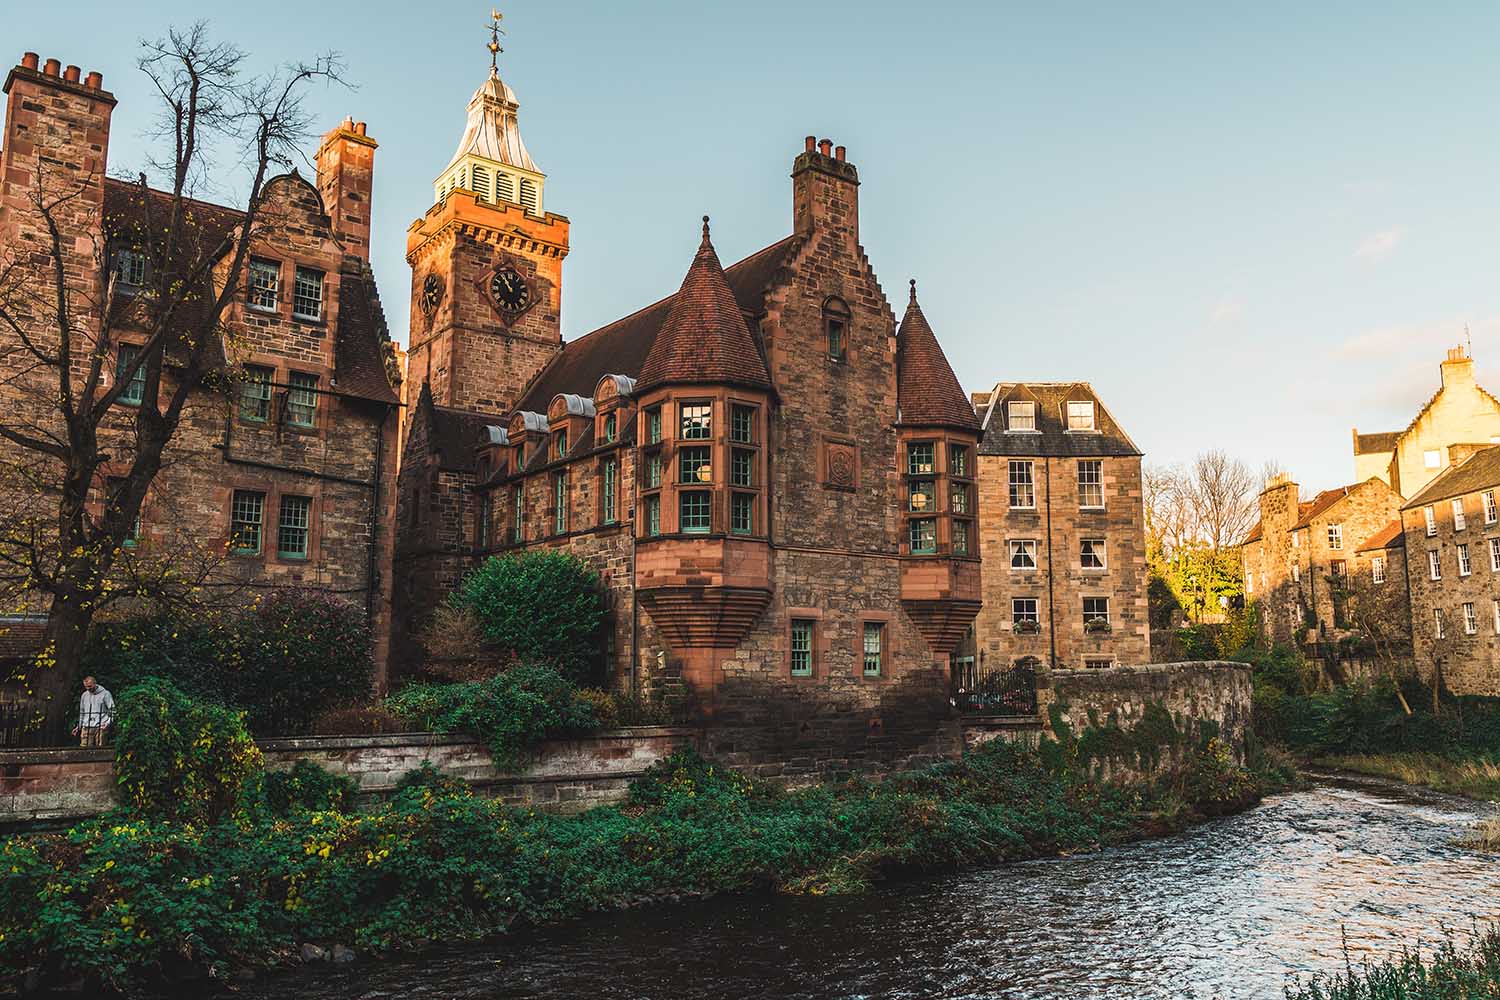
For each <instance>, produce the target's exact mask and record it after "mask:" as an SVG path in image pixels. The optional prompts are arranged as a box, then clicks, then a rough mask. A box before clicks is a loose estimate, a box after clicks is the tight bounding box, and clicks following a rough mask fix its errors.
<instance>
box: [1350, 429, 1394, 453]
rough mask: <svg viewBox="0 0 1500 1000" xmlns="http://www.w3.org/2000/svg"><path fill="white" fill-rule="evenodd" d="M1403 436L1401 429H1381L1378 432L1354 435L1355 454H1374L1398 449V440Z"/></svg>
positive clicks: (1356, 433)
mask: <svg viewBox="0 0 1500 1000" xmlns="http://www.w3.org/2000/svg"><path fill="white" fill-rule="evenodd" d="M1400 437H1401V432H1400V431H1380V432H1379V433H1376V434H1360V433H1358V432H1357V431H1356V432H1355V435H1354V454H1356V455H1372V454H1380V453H1383V452H1388V451H1395V450H1396V441H1397V440H1398V439H1399V438H1400Z"/></svg>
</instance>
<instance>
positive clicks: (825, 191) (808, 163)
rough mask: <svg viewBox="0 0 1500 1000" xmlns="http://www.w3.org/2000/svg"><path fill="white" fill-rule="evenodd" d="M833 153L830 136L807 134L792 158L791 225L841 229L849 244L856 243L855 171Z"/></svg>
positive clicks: (840, 149)
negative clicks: (799, 149) (797, 152)
mask: <svg viewBox="0 0 1500 1000" xmlns="http://www.w3.org/2000/svg"><path fill="white" fill-rule="evenodd" d="M833 154H834V147H833V140H831V139H815V138H814V137H813V136H808V137H807V138H806V140H804V148H803V150H802V152H801V153H799V154H798V155H797V159H796V160H794V161H793V162H792V229H793V231H794V232H796V233H801V234H805V233H809V232H811V231H812V230H813V229H815V228H823V229H828V230H833V231H841V232H842V233H843V234H844V235H845V236H847V237H848V240H849V243H850V245H851V246H857V245H858V243H859V171H858V170H856V169H855V168H854V164H852V163H849V162H848V161H847V160H845V159H844V155H845V150H844V147H843V146H840V147H838V151H837V156H835V155H833Z"/></svg>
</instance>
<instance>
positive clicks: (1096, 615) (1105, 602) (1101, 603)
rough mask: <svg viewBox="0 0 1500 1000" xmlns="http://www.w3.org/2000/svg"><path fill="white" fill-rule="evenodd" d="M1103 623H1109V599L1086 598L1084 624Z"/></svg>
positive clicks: (1084, 602)
mask: <svg viewBox="0 0 1500 1000" xmlns="http://www.w3.org/2000/svg"><path fill="white" fill-rule="evenodd" d="M1098 621H1102V622H1104V623H1105V624H1108V623H1109V598H1107V597H1085V598H1084V599H1083V623H1084V624H1085V625H1087V624H1089V623H1090V622H1098Z"/></svg>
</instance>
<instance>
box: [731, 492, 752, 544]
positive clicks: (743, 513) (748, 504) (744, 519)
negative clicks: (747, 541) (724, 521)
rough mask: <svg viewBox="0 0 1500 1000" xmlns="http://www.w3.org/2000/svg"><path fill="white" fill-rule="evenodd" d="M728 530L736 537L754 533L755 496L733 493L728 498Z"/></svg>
mask: <svg viewBox="0 0 1500 1000" xmlns="http://www.w3.org/2000/svg"><path fill="white" fill-rule="evenodd" d="M729 530H730V531H732V532H734V533H735V534H736V535H750V534H754V533H755V494H754V493H734V494H731V495H730V497H729Z"/></svg>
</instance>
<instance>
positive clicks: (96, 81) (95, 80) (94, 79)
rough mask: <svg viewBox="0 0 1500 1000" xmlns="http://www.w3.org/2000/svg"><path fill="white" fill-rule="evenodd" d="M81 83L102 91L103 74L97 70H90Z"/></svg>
mask: <svg viewBox="0 0 1500 1000" xmlns="http://www.w3.org/2000/svg"><path fill="white" fill-rule="evenodd" d="M83 82H84V83H85V84H87V85H88V86H89V87H91V88H92V89H94V90H102V89H104V74H103V73H100V72H99V71H98V70H92V71H90V72H89V75H88V77H87V78H86V79H85V80H84V81H83Z"/></svg>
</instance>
